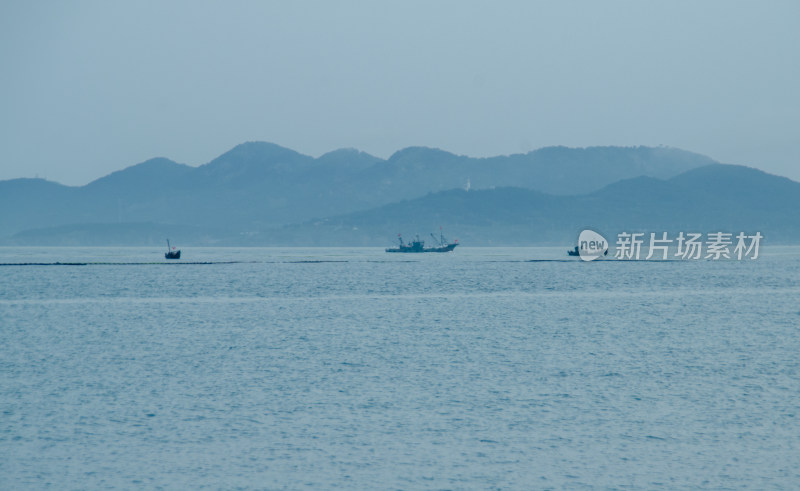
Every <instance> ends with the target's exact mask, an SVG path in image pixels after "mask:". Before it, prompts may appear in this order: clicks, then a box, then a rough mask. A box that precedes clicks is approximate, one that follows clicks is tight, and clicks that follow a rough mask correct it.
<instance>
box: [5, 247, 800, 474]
mask: <svg viewBox="0 0 800 491" xmlns="http://www.w3.org/2000/svg"><path fill="white" fill-rule="evenodd" d="M566 259H567V258H566V254H565V251H564V250H562V249H549V248H508V249H506V248H467V247H463V248H459V249H457V250H456V251H455V252H454V253H451V254H431V255H397V254H385V253H384V252H383V250H382V249H371V248H354V249H270V248H263V249H262V248H242V249H232V248H216V249H215V248H198V249H184V251H183V259H182V260H181V261H179V262H178V261H175V262H167V261H165V260H164V259H163V251H162V250H160V249H158V248H129V249H92V248H27V249H20V248H0V263H4V264H8V263H37V264H43V263H56V262H58V263H89V264H80V265H65V264H59V265H53V264H49V265H26V266H9V265H4V266H0V488H3V489H41V488H53V489H98V488H99V489H114V488H118V489H137V488H142V489H159V488H163V489H303V488H306V489H654V488H655V489H658V488H662V489H676V488H708V489H792V488H798V487H800V361H799V360H800V332H799V330H800V248H796V247H771V248H770V247H766V248H762V251H761V257H759V258H758V259H757V260H754V261H753V260H742V261H735V260H734V261H677V262H658V261H650V262H644V261H639V262H635V261H628V262H625V261H595V262H591V263H583V262H580V261H577V260H566ZM532 260H533V261H532ZM189 263H204V264H189Z"/></svg>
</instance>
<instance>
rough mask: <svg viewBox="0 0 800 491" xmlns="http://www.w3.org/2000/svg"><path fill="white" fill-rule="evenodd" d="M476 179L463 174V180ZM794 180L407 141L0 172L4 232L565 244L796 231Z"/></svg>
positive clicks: (665, 151)
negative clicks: (86, 179) (390, 146)
mask: <svg viewBox="0 0 800 491" xmlns="http://www.w3.org/2000/svg"><path fill="white" fill-rule="evenodd" d="M467 189H469V190H467ZM798 209H800V183H797V182H794V181H791V180H789V179H786V178H783V177H778V176H773V175H770V174H766V173H764V172H761V171H758V170H755V169H751V168H747V167H741V166H730V165H722V164H718V163H716V162H714V161H713V160H711V159H709V158H707V157H704V156H702V155H698V154H694V153H691V152H686V151H683V150H678V149H673V148H662V147H659V148H649V147H635V148H621V147H592V148H585V149H574V148H565V147H550V148H543V149H540V150H536V151H533V152H529V153H527V154H519V155H510V156H500V157H492V158H480V159H478V158H471V157H465V156H458V155H454V154H451V153H448V152H445V151H442V150H438V149H430V148H422V147H411V148H406V149H404V150H400V151H398V152H397V153H395V154H394V155H392V156H391V157H390V158H389V159H387V160H383V159H380V158H377V157H374V156H371V155H368V154H366V153H363V152H359V151H357V150H337V151H334V152H330V153H328V154H325V155H323V156H321V157H319V158H316V159H315V158H312V157H309V156H306V155H302V154H300V153H297V152H295V151H293V150H289V149H286V148H283V147H280V146H278V145H274V144H271V143H261V142H255V143H245V144H242V145H239V146H237V147H235V148H234V149H232V150H231V151H229V152H227V153H225V154H223V155H221V156H220V157H218V158H216V159H214V160H213V161H211V162H209V163H208V164H205V165H202V166H199V167H190V166H187V165H182V164H178V163H175V162H172V161H170V160H168V159H163V158H159V159H152V160H149V161H147V162H143V163H141V164H138V165H134V166H132V167H129V168H127V169H124V170H121V171H118V172H114V173H112V174H110V175H108V176H105V177H103V178H101V179H98V180H96V181H93V182H92V183H90V184H87V185H86V186H82V187H67V186H62V185H60V184H56V183H53V182H48V181H45V180H41V179H14V180H8V181H0V241H2V243H5V244H41V245H144V244H153V243H160V242H161V241H163V239H164V238H165V237H167V236H169V237H170V238H172V239H173V240H174V241H176V242H177V243H179V244H195V245H213V244H219V245H386V244H387V243H390V242H391V241H392V240H393V238H394V237H395V236H396V234H397V233H398V232H404V233H406V234H407V236H409V237H410V236H412V235H413V234H415V233H420V234H423V235H427V234H428V233H429V232H434V231H438V229H439V227H440V226H443V227H444V228H445V231H446V232H447V233H449V234H450V235H451V236H457V237H459V238H460V239H461V240H462V243H464V244H472V245H490V244H495V245H501V244H503V245H529V244H544V243H552V244H556V243H558V244H563V243H569V242H570V241H572V240H574V237H575V236H576V234H577V232H578V231H579V230H580V228H582V227H586V226H591V227H595V228H598V229H600V230H603V231H605V232H606V233H608V234H616V233H617V232H618V231H625V230H627V231H631V230H634V229H636V230H644V231H654V232H658V231H673V230H675V231H677V230H688V229H695V230H697V231H701V232H704V233H707V232H713V231H717V230H718V229H719V230H735V231H736V232H738V231H756V230H758V231H761V232H762V233H763V234H765V236H766V237H767V240H771V241H777V242H784V243H786V242H797V241H800V223H799V222H800V220H799V219H798V218H797V217H796V212H797V210H798Z"/></svg>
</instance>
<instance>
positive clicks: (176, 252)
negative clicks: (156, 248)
mask: <svg viewBox="0 0 800 491" xmlns="http://www.w3.org/2000/svg"><path fill="white" fill-rule="evenodd" d="M164 258H165V259H180V258H181V250H180V249H176V248H174V247H171V246H170V245H169V239H167V252H166V253H164Z"/></svg>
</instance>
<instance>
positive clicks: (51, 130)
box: [0, 0, 800, 185]
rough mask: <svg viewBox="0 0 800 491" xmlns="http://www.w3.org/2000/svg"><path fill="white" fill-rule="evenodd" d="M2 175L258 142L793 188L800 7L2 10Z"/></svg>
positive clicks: (90, 176)
mask: <svg viewBox="0 0 800 491" xmlns="http://www.w3.org/2000/svg"><path fill="white" fill-rule="evenodd" d="M0 66H2V72H1V74H0V152H1V153H0V179H10V178H15V177H34V176H36V175H38V176H39V177H45V178H47V179H49V180H53V181H58V182H61V183H64V184H71V185H81V184H85V183H87V182H89V181H91V180H94V179H96V178H99V177H101V176H103V175H106V174H108V173H110V172H112V171H115V170H119V169H122V168H124V167H127V166H130V165H133V164H136V163H138V162H141V161H144V160H147V159H149V158H152V157H157V156H163V157H168V158H171V159H173V160H176V161H178V162H182V163H186V164H190V165H200V164H203V163H206V162H208V161H209V160H211V159H213V158H214V157H216V156H218V155H220V154H222V153H224V152H225V151H227V150H229V149H230V148H232V147H233V146H235V145H237V144H239V143H242V142H245V141H252V140H263V141H270V142H274V143H277V144H279V145H283V146H286V147H289V148H292V149H295V150H297V151H299V152H302V153H305V154H309V155H313V156H319V155H321V154H323V153H325V152H328V151H331V150H334V149H337V148H341V147H355V148H358V149H360V150H364V151H366V152H369V153H372V154H374V155H377V156H380V157H388V156H389V155H391V154H392V153H393V152H394V151H396V150H399V149H401V148H403V147H406V146H411V145H424V146H430V147H438V148H442V149H444V150H448V151H451V152H454V153H458V154H466V155H471V156H489V155H502V154H510V153H519V152H527V151H529V150H533V149H536V148H539V147H543V146H550V145H566V146H581V147H582V146H591V145H624V146H631V145H667V146H673V147H679V148H683V149H686V150H691V151H695V152H699V153H703V154H706V155H708V156H710V157H712V158H714V159H717V160H719V161H721V162H726V163H736V164H745V165H751V166H754V167H758V168H761V169H764V170H767V171H769V172H773V173H776V174H781V175H786V176H789V177H791V178H793V179H795V180H800V2H797V1H796V0H791V1H763V2H757V1H748V2H737V1H730V0H725V1H697V0H692V1H675V0H671V1H669V2H650V1H641V0H636V1H626V2H619V1H596V0H588V1H547V2H544V1H542V2H536V1H513V2H512V1H508V2H488V1H487V2H466V1H453V2H444V1H437V2H431V1H421V2H416V1H407V0H403V1H396V2H378V1H364V2H352V1H339V2H337V1H320V2H303V1H295V2H289V1H285V2H266V1H258V2H256V1H253V2H245V1H224V2H223V1H218V2H202V1H197V0H191V1H173V2H170V1H153V2H148V1H135V2H131V1H108V0H103V1H54V2H46V1H35V2H33V1H28V0H22V1H16V0H4V1H3V2H2V3H0Z"/></svg>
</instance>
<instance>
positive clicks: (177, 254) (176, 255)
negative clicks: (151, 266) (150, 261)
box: [164, 251, 181, 259]
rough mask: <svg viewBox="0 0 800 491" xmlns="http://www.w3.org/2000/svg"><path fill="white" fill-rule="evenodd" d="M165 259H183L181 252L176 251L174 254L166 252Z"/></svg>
mask: <svg viewBox="0 0 800 491" xmlns="http://www.w3.org/2000/svg"><path fill="white" fill-rule="evenodd" d="M164 258H165V259H180V258H181V251H174V252H165V253H164Z"/></svg>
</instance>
